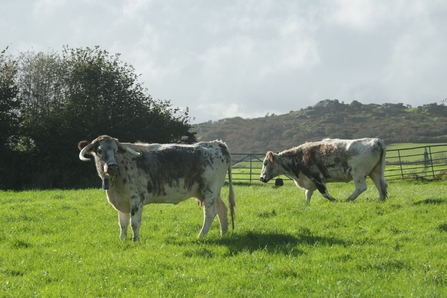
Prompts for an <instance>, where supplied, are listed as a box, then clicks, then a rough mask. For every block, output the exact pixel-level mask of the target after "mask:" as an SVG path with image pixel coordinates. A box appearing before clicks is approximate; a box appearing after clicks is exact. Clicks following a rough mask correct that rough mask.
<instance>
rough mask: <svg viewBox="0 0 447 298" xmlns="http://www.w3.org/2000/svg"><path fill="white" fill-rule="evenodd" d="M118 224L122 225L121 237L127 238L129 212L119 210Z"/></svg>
mask: <svg viewBox="0 0 447 298" xmlns="http://www.w3.org/2000/svg"><path fill="white" fill-rule="evenodd" d="M118 225H119V226H120V230H121V231H120V238H121V239H122V240H124V239H126V238H127V227H128V226H129V213H124V212H121V211H118Z"/></svg>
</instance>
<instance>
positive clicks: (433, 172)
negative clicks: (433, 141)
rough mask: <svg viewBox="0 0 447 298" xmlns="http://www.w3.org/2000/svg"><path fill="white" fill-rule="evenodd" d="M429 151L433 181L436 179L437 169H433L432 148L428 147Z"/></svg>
mask: <svg viewBox="0 0 447 298" xmlns="http://www.w3.org/2000/svg"><path fill="white" fill-rule="evenodd" d="M428 151H429V155H430V165H431V173H432V177H433V179H435V168H434V167H433V157H432V155H431V146H430V147H428Z"/></svg>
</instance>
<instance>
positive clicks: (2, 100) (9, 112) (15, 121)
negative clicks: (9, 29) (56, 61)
mask: <svg viewBox="0 0 447 298" xmlns="http://www.w3.org/2000/svg"><path fill="white" fill-rule="evenodd" d="M6 50H7V48H6V49H5V50H3V51H2V52H0V152H4V151H5V149H6V148H9V147H10V146H11V143H12V138H13V136H14V135H16V133H17V131H18V127H19V115H18V111H19V101H18V99H17V93H18V89H17V86H16V85H15V83H14V77H15V75H16V73H17V68H16V62H15V61H14V60H12V59H8V58H7V57H6V56H5V54H6Z"/></svg>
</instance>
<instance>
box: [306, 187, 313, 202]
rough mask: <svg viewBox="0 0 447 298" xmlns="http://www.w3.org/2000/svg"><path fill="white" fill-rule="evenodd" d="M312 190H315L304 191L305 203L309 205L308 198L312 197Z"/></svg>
mask: <svg viewBox="0 0 447 298" xmlns="http://www.w3.org/2000/svg"><path fill="white" fill-rule="evenodd" d="M314 190H315V189H306V203H310V198H311V197H312V194H313V193H314Z"/></svg>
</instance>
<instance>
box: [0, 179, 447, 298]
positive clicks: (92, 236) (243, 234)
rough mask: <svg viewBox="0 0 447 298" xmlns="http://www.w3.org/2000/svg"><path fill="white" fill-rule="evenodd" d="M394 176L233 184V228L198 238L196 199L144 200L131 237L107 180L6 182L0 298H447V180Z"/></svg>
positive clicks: (0, 214) (1, 200) (0, 210)
mask: <svg viewBox="0 0 447 298" xmlns="http://www.w3.org/2000/svg"><path fill="white" fill-rule="evenodd" d="M389 184H390V187H389V198H388V200H387V201H386V202H379V201H378V199H377V198H378V195H377V192H376V190H375V188H373V187H372V186H371V184H369V188H368V190H367V191H366V192H365V193H364V194H362V195H361V196H360V197H359V198H358V199H357V200H356V201H355V202H352V203H346V202H345V201H344V198H346V197H347V196H348V195H349V194H350V192H352V190H353V184H352V183H348V184H344V183H338V184H329V191H330V192H331V193H332V194H333V195H334V196H335V197H337V198H339V201H338V202H335V203H331V202H328V201H327V200H326V199H324V198H323V197H322V196H321V195H319V194H317V193H316V194H314V196H313V198H312V201H311V203H310V204H306V203H305V199H304V193H303V191H302V190H300V189H298V188H296V187H294V186H293V184H292V183H286V185H285V186H283V187H280V188H275V187H273V186H272V185H273V183H272V182H270V183H269V184H267V185H254V186H243V185H236V186H235V191H236V196H237V198H236V199H237V209H236V214H237V218H236V229H235V230H234V231H230V232H229V233H228V234H226V235H225V236H223V237H220V236H219V227H218V221H217V220H216V221H215V222H214V223H213V226H212V228H211V230H210V233H209V235H208V236H206V237H205V238H203V239H196V236H197V234H198V232H199V230H200V227H201V224H202V210H201V208H199V207H198V206H197V203H196V202H195V201H194V200H188V201H186V202H184V203H181V204H179V205H177V206H174V205H148V206H146V207H145V211H144V213H143V222H142V227H141V230H140V236H141V241H140V242H136V243H134V242H131V241H130V240H128V241H121V240H119V228H118V224H117V221H118V219H117V214H116V211H114V210H113V208H112V207H111V206H110V205H109V204H108V203H107V202H106V199H105V194H104V192H103V191H101V190H97V189H90V190H76V191H75V190H73V191H62V190H53V191H24V192H0V296H1V297H223V296H225V297H339V296H340V297H446V296H447V256H446V253H447V216H446V215H447V184H446V183H445V182H431V183H422V182H409V181H406V182H397V181H396V182H394V181H391V182H390V183H389ZM227 191H228V188H227V187H224V188H223V195H224V196H225V201H226V195H227Z"/></svg>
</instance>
